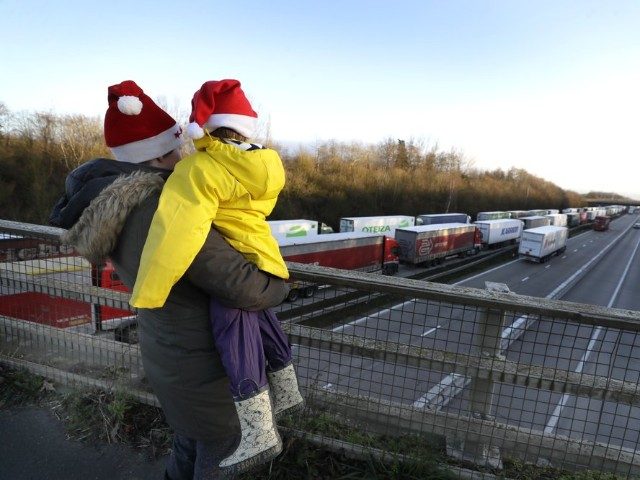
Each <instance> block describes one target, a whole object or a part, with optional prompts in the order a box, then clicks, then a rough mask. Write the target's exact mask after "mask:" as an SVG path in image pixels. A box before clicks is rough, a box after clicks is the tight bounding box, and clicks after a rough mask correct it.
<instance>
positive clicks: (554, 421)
mask: <svg viewBox="0 0 640 480" xmlns="http://www.w3.org/2000/svg"><path fill="white" fill-rule="evenodd" d="M639 247H640V240H639V241H638V243H637V244H636V248H634V249H633V253H632V254H631V256H630V257H629V261H628V262H627V265H626V267H625V269H624V272H622V275H621V276H620V280H618V284H617V285H616V288H615V290H614V291H613V294H612V295H611V298H610V299H609V303H607V308H611V306H612V305H613V304H614V302H615V300H616V298H617V297H618V293H620V288H622V283H623V282H624V280H625V279H626V278H627V274H628V273H629V268H631V263H632V262H633V258H634V257H635V256H636V253H637V251H638V248H639ZM602 330H603V328H602V327H597V328H596V329H595V330H594V331H593V333H592V334H591V338H590V339H589V344H588V345H587V350H586V351H585V352H584V354H583V355H582V358H581V359H580V362H579V363H578V366H577V367H576V370H575V373H582V369H583V368H584V364H585V363H586V362H587V360H589V357H590V356H591V353H592V352H593V348H594V347H595V344H596V342H597V341H598V338H599V337H600V332H602ZM569 396H570V395H569V394H568V393H565V394H564V395H562V398H561V399H560V401H559V402H558V404H557V405H556V408H554V410H553V413H552V414H551V418H549V422H548V423H547V425H546V426H545V427H544V433H553V430H554V429H555V428H556V426H557V425H558V421H559V420H560V415H562V410H563V409H564V407H565V406H566V404H567V401H568V400H569Z"/></svg>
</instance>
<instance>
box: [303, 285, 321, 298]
mask: <svg viewBox="0 0 640 480" xmlns="http://www.w3.org/2000/svg"><path fill="white" fill-rule="evenodd" d="M317 291H318V287H316V286H315V285H311V286H309V287H307V288H305V289H304V297H305V298H311V297H313V296H314V295H315V294H316V292H317Z"/></svg>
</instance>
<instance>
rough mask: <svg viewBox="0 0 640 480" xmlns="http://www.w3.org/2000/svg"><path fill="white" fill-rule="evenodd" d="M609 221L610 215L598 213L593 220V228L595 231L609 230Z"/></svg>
mask: <svg viewBox="0 0 640 480" xmlns="http://www.w3.org/2000/svg"><path fill="white" fill-rule="evenodd" d="M610 223H611V217H608V216H606V215H598V216H597V217H596V218H595V220H594V221H593V229H594V230H595V231H597V232H604V231H605V230H609V224H610Z"/></svg>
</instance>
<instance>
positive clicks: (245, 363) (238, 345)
mask: <svg viewBox="0 0 640 480" xmlns="http://www.w3.org/2000/svg"><path fill="white" fill-rule="evenodd" d="M258 313H259V312H249V311H246V310H240V309H237V308H228V307H225V306H224V305H222V304H221V303H219V302H218V301H217V300H216V299H214V298H212V299H211V301H210V307H209V315H210V319H211V327H212V330H213V338H214V341H215V344H216V348H217V349H218V353H219V354H220V358H221V359H222V365H223V366H224V369H225V371H226V372H227V376H228V377H229V385H230V388H231V393H232V395H233V398H234V399H235V400H239V399H243V398H247V397H250V396H251V395H254V394H256V393H258V392H259V391H262V390H264V389H265V387H267V376H266V373H265V358H264V355H265V354H264V350H263V348H262V339H261V338H260V330H261V328H260V326H259V324H260V323H262V322H260V321H259V320H258Z"/></svg>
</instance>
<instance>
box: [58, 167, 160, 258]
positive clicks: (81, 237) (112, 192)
mask: <svg viewBox="0 0 640 480" xmlns="http://www.w3.org/2000/svg"><path fill="white" fill-rule="evenodd" d="M163 185H164V179H163V178H162V176H161V175H160V174H158V173H150V172H145V171H138V172H135V173H132V174H130V175H122V176H120V177H118V178H116V179H115V180H114V181H113V183H111V185H109V186H107V187H105V188H104V189H103V190H102V191H101V192H100V193H99V194H98V196H96V197H95V198H94V199H93V200H92V201H91V203H90V204H89V206H88V207H87V208H85V209H84V211H83V212H82V215H81V216H80V218H79V219H78V221H77V222H76V223H75V224H74V225H73V227H71V229H69V230H68V231H67V232H66V233H65V234H64V235H63V237H62V241H63V242H64V243H66V244H69V245H73V246H74V247H75V249H76V250H77V251H78V253H79V254H80V255H82V256H83V257H85V258H86V259H87V260H89V261H90V262H92V263H101V262H102V261H104V259H105V258H106V257H107V256H109V254H110V253H111V252H112V251H113V250H114V248H115V246H116V242H117V240H118V237H119V235H120V232H121V231H122V228H123V227H124V224H125V222H126V220H127V217H128V216H129V213H130V212H131V211H132V210H133V209H134V208H136V207H137V206H138V205H140V204H141V203H142V202H143V201H144V200H146V199H147V198H149V197H150V196H152V195H154V194H159V192H160V191H161V190H162V187H163Z"/></svg>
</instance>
